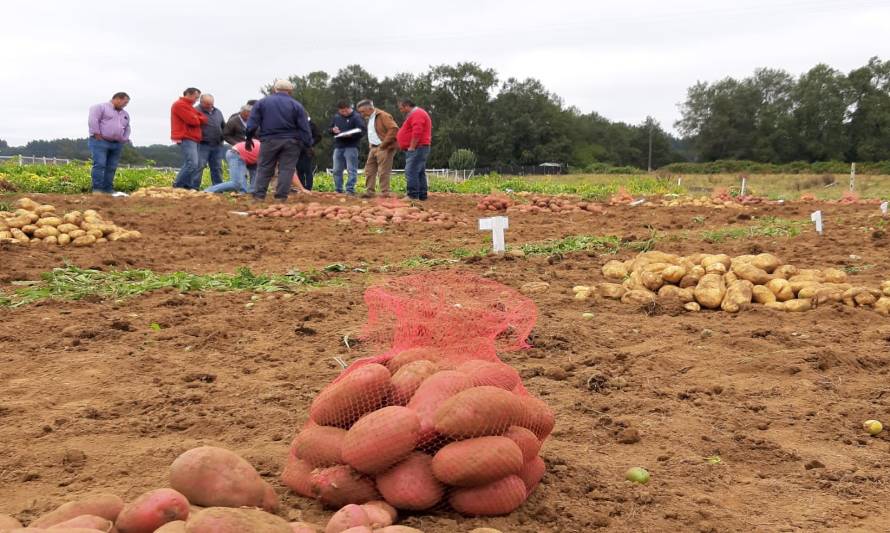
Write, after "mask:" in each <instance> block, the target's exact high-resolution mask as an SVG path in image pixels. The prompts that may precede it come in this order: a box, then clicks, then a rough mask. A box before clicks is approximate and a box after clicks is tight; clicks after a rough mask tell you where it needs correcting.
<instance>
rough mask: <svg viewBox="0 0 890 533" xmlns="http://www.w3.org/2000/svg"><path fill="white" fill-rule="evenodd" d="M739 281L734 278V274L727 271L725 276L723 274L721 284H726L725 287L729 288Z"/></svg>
mask: <svg viewBox="0 0 890 533" xmlns="http://www.w3.org/2000/svg"><path fill="white" fill-rule="evenodd" d="M738 280H739V277H738V276H736V274H735V272H732V271H729V272H727V273H726V274H723V282H724V283H726V286H727V287H729V286H730V285H732V284H733V283H735V282H736V281H738Z"/></svg>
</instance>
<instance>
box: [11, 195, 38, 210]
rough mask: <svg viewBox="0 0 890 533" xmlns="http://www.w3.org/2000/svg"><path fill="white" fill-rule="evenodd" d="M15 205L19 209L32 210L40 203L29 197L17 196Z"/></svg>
mask: <svg viewBox="0 0 890 533" xmlns="http://www.w3.org/2000/svg"><path fill="white" fill-rule="evenodd" d="M15 206H16V207H18V208H21V209H26V210H28V211H34V210H35V209H37V208H38V207H40V204H38V203H37V202H35V201H34V200H32V199H30V198H19V199H18V200H17V201H16V202H15Z"/></svg>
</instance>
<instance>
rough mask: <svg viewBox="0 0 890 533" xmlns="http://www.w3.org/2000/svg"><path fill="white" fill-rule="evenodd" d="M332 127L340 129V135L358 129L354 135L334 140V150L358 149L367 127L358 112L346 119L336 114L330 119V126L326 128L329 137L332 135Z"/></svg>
mask: <svg viewBox="0 0 890 533" xmlns="http://www.w3.org/2000/svg"><path fill="white" fill-rule="evenodd" d="M334 127H337V128H340V133H343V132H345V131H349V130H353V129H355V128H358V129H359V130H361V131H359V132H358V133H356V134H354V135H350V136H349V137H341V138H339V139H337V138H336V136H335V138H334V148H356V147H358V143H360V142H361V141H362V138H363V137H364V136H365V133H366V132H367V131H368V126H367V124H365V119H363V118H362V116H361V115H359V113H358V111H353V112H352V115H350V116H348V117H344V116H343V115H341V114H340V113H336V114H335V115H334V118H333V119H331V125H330V126H328V133H330V134H331V135H335V134H334Z"/></svg>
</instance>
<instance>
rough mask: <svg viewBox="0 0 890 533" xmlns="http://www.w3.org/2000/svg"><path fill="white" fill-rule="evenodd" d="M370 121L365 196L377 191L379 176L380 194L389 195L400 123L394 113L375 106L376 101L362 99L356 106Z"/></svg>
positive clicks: (372, 194)
mask: <svg viewBox="0 0 890 533" xmlns="http://www.w3.org/2000/svg"><path fill="white" fill-rule="evenodd" d="M355 108H356V110H357V111H358V112H359V113H361V115H362V117H364V118H365V120H366V121H367V122H368V145H369V146H370V151H369V152H368V161H367V162H366V163H365V189H366V191H365V196H366V197H370V196H374V194H375V193H376V192H377V191H376V189H377V178H378V177H379V178H380V194H382V195H383V196H389V194H390V190H389V178H390V175H391V174H392V159H393V157H395V155H396V151H397V150H398V149H399V147H398V145H397V144H396V133H398V131H399V125H398V124H396V121H395V120H394V119H393V118H392V115H390V114H389V113H387V112H386V111H383V110H381V109H377V108H375V107H374V102H372V101H370V100H362V101H361V102H359V103H358V104H356V106H355Z"/></svg>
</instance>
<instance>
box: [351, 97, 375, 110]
mask: <svg viewBox="0 0 890 533" xmlns="http://www.w3.org/2000/svg"><path fill="white" fill-rule="evenodd" d="M363 107H374V102H373V101H372V100H371V99H370V98H365V99H364V100H359V102H358V103H357V104H355V108H356V109H361V108H363Z"/></svg>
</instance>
